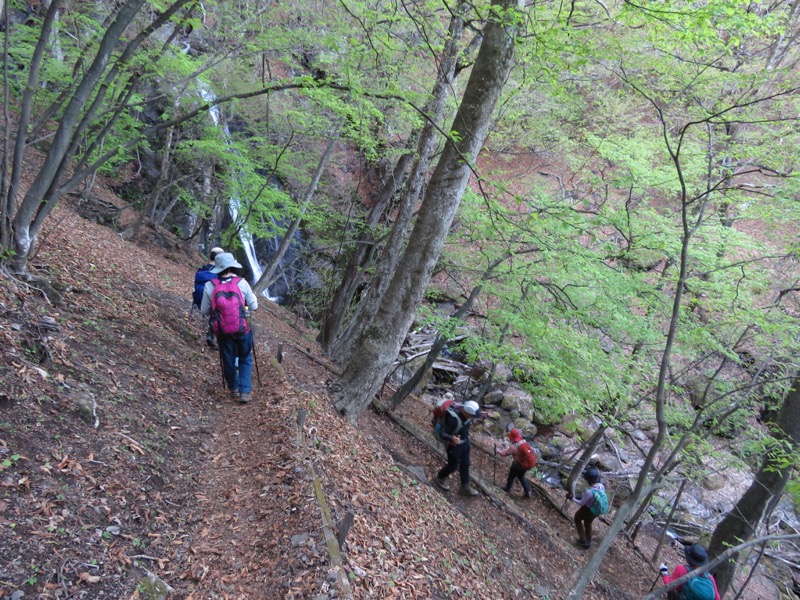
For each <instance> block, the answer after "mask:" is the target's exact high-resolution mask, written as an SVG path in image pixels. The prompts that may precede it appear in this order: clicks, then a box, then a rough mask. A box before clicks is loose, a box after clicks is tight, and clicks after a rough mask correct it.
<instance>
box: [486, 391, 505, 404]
mask: <svg viewBox="0 0 800 600" xmlns="http://www.w3.org/2000/svg"><path fill="white" fill-rule="evenodd" d="M504 395H505V394H504V393H503V392H502V390H494V391H493V392H489V393H488V394H486V395H485V396H484V397H483V403H484V404H495V405H498V404H500V403H502V402H503V396H504Z"/></svg>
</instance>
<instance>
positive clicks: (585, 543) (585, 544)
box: [578, 540, 592, 548]
mask: <svg viewBox="0 0 800 600" xmlns="http://www.w3.org/2000/svg"><path fill="white" fill-rule="evenodd" d="M591 545H592V542H590V541H589V540H578V546H580V547H581V548H588V547H590V546H591Z"/></svg>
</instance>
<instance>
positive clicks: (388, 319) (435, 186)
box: [335, 0, 522, 421]
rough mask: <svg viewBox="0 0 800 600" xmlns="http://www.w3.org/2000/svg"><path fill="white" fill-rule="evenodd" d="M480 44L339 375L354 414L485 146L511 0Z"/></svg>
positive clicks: (341, 402)
mask: <svg viewBox="0 0 800 600" xmlns="http://www.w3.org/2000/svg"><path fill="white" fill-rule="evenodd" d="M492 6H494V7H497V8H498V9H499V11H500V15H497V14H493V15H492V20H491V21H490V22H489V23H488V24H487V25H486V28H485V34H484V39H483V43H482V44H481V48H480V51H479V53H478V57H477V59H476V61H475V65H474V67H473V70H472V74H471V75H470V78H469V81H468V82H467V87H466V89H465V91H464V97H463V99H462V101H461V105H460V106H459V109H458V114H456V117H455V120H454V121H453V125H452V127H451V128H450V131H452V132H453V135H452V137H451V138H450V139H448V140H447V142H446V144H445V147H444V151H443V152H442V156H441V158H440V159H439V162H438V164H437V165H436V169H435V170H434V172H433V175H432V177H431V181H430V184H429V185H428V190H427V193H426V194H425V199H424V200H423V202H422V207H421V209H420V213H419V216H418V217H417V222H416V225H415V226H414V230H413V231H412V233H411V236H410V238H409V242H408V246H407V247H406V251H405V252H404V253H403V257H402V260H401V261H400V262H399V263H398V269H397V270H396V272H395V274H394V276H393V277H392V279H391V281H390V282H389V285H388V287H387V290H386V293H385V294H384V297H383V302H381V306H380V308H379V310H378V312H377V314H376V316H375V319H374V321H373V322H372V324H371V325H370V326H369V328H368V329H367V330H366V331H365V332H364V334H363V335H362V336H360V338H359V343H358V345H357V350H356V351H355V352H354V353H353V355H352V357H351V358H350V361H349V362H348V364H347V367H346V368H345V370H344V373H343V374H342V378H341V382H340V385H341V389H340V393H338V394H337V398H336V402H335V405H336V408H337V409H338V410H339V411H340V412H341V413H342V415H344V416H345V417H346V418H347V419H349V420H351V421H355V420H357V419H358V417H359V415H361V413H363V412H364V410H365V409H366V408H367V407H368V406H369V404H370V403H371V402H372V399H373V397H374V396H375V393H376V392H377V391H378V388H379V387H380V385H381V382H382V381H383V379H384V377H385V376H386V375H387V374H388V373H389V371H390V369H391V365H392V362H393V361H394V359H395V357H396V356H397V353H398V351H399V349H400V346H401V345H402V342H403V339H404V338H405V335H406V333H407V332H408V329H409V327H410V325H411V323H412V322H413V320H414V315H415V313H416V310H417V307H418V306H419V303H420V302H421V301H422V296H423V294H424V292H425V289H426V287H427V285H428V283H429V281H430V277H431V274H432V273H433V269H434V267H435V266H436V262H437V261H438V259H439V255H440V253H441V251H442V247H443V246H444V241H445V238H446V236H447V233H448V231H449V229H450V224H451V223H452V221H453V217H454V216H455V213H456V210H457V209H458V205H459V203H460V202H461V197H462V195H463V193H464V189H465V188H466V186H467V182H468V180H469V176H470V173H471V172H472V171H471V166H470V163H474V161H475V160H476V158H477V156H478V153H479V152H480V150H481V147H482V146H483V142H484V139H485V137H486V133H487V130H488V127H489V121H490V118H491V116H492V111H493V110H494V107H495V104H496V103H497V99H498V98H499V96H500V92H501V91H502V89H503V85H504V84H505V82H506V79H507V77H508V74H509V72H510V70H511V66H512V62H513V56H514V42H515V37H516V26H515V25H514V24H513V23H511V22H509V21H510V18H509V17H511V15H509V14H508V13H509V11H514V10H515V9H520V8H521V6H522V5H521V3H520V4H517V2H515V1H514V0H498V1H497V2H496V3H493V5H492Z"/></svg>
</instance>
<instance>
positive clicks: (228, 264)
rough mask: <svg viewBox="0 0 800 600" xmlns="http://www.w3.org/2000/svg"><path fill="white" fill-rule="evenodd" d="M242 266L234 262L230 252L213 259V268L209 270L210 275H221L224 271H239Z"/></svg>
mask: <svg viewBox="0 0 800 600" xmlns="http://www.w3.org/2000/svg"><path fill="white" fill-rule="evenodd" d="M241 268H242V265H240V264H239V263H238V262H236V259H235V258H233V254H231V253H230V252H223V253H222V254H217V256H216V258H215V259H214V268H213V269H211V272H212V273H222V272H223V271H224V270H226V269H241Z"/></svg>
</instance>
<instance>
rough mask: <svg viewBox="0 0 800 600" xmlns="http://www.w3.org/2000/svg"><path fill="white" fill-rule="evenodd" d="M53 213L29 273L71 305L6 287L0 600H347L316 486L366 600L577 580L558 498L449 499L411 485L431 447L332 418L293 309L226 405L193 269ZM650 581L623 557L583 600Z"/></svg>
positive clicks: (260, 316) (554, 586)
mask: <svg viewBox="0 0 800 600" xmlns="http://www.w3.org/2000/svg"><path fill="white" fill-rule="evenodd" d="M62 210H63V211H65V212H62V213H61V214H60V217H63V220H62V221H59V220H58V218H57V219H56V221H54V222H57V223H60V226H59V228H58V229H57V230H55V231H54V232H52V234H51V235H50V237H49V238H48V243H47V244H46V245H45V246H44V247H43V249H42V254H41V260H40V262H39V263H38V264H37V269H38V270H39V272H40V273H42V274H44V275H47V276H48V277H50V278H51V279H53V280H57V281H60V282H62V283H63V289H64V291H63V292H62V295H63V298H62V299H61V302H60V304H59V305H58V306H55V305H52V304H49V303H48V302H47V301H45V300H44V299H43V297H42V295H41V292H39V291H37V289H36V288H31V289H27V290H25V289H21V288H14V287H13V286H10V285H6V284H4V282H2V281H0V341H2V360H0V411H2V412H0V465H2V466H0V490H2V496H1V497H0V598H3V597H4V596H6V597H10V596H11V594H13V593H15V592H22V593H24V594H25V598H28V597H32V598H38V599H43V600H44V599H48V600H49V599H53V600H55V599H62V600H63V599H64V598H67V597H71V598H109V599H112V598H113V599H136V598H144V597H146V595H145V593H144V589H145V587H146V584H147V577H148V576H149V575H152V576H153V577H157V578H159V579H160V580H161V581H163V582H164V583H165V584H168V585H169V586H171V588H172V589H173V590H174V593H173V596H172V597H174V598H182V599H187V600H188V599H193V600H200V599H203V600H207V599H208V600H216V599H228V600H234V599H241V600H246V599H273V598H315V599H320V600H323V599H325V598H333V597H341V596H342V590H343V588H342V586H341V585H338V586H337V584H335V581H334V577H332V571H331V559H330V556H329V549H328V546H327V545H326V540H325V537H324V535H323V533H324V532H323V527H322V525H323V517H322V511H321V508H320V504H319V498H318V496H317V494H316V493H315V487H314V484H313V477H314V475H316V477H317V480H318V482H319V485H318V490H319V494H320V496H319V497H321V498H322V499H323V500H324V502H325V503H326V505H327V508H328V509H329V510H330V513H331V518H332V519H333V522H334V523H339V522H340V521H341V520H342V519H343V518H345V517H346V516H347V515H348V514H352V516H353V524H352V527H351V528H350V530H349V532H348V534H347V537H346V547H345V551H344V552H343V555H342V561H343V566H344V573H345V578H346V581H347V582H348V587H349V588H350V593H351V594H352V596H353V597H354V598H359V599H360V598H391V597H402V598H426V599H428V598H466V597H473V598H484V599H499V598H514V597H519V598H558V597H560V595H562V594H563V592H564V591H565V590H566V589H567V588H568V586H569V585H570V584H571V582H572V581H573V580H574V577H575V574H576V573H577V572H578V571H579V570H580V569H581V567H582V565H583V564H584V561H585V560H586V554H585V553H584V552H583V551H581V550H579V549H578V548H576V547H575V546H574V545H573V543H572V540H573V537H574V535H573V530H572V524H571V522H570V521H568V520H567V519H564V518H563V517H561V516H559V515H558V513H556V512H554V511H553V509H552V507H551V505H550V504H549V503H548V502H545V501H543V500H542V499H541V498H538V497H534V498H533V499H531V500H524V499H522V498H521V497H520V496H519V495H517V496H515V497H513V498H508V497H506V496H504V495H503V494H500V495H499V496H498V497H497V498H495V497H494V496H493V495H492V496H486V495H481V496H480V497H479V498H474V499H467V498H464V497H461V496H459V495H458V494H456V493H450V494H443V493H441V492H440V491H439V490H438V489H435V488H434V487H432V486H431V485H429V484H428V483H425V482H424V481H422V482H421V481H420V480H419V479H418V478H417V477H415V476H413V475H412V474H410V473H409V472H408V471H407V470H406V468H405V467H406V466H418V467H420V468H421V470H422V474H423V475H424V476H426V477H427V478H430V477H431V476H432V475H433V474H434V472H435V471H436V470H437V469H438V468H439V466H440V465H441V459H440V458H439V457H437V456H435V455H434V454H433V453H432V452H431V451H430V450H429V449H428V448H427V447H426V446H425V445H423V444H420V443H419V442H418V441H416V440H415V439H414V438H412V437H410V436H408V435H407V434H406V433H404V432H403V431H402V430H400V429H399V428H398V427H397V426H396V425H395V424H394V423H392V422H391V421H390V420H389V419H387V418H385V417H383V416H380V415H378V414H375V413H373V412H368V413H367V414H365V415H364V416H363V417H362V419H361V420H360V421H359V423H358V426H357V427H353V426H351V425H350V424H348V423H346V422H345V421H343V420H342V419H341V418H340V417H339V416H338V415H336V414H335V413H334V412H333V410H332V409H331V404H330V400H329V398H328V396H327V393H326V389H327V384H328V383H329V382H330V381H331V380H332V379H333V378H334V376H333V374H332V373H331V372H330V371H328V370H326V368H325V367H323V366H322V364H323V363H324V362H325V361H324V358H323V357H321V356H319V355H318V354H317V355H316V356H317V360H312V359H310V358H309V357H308V356H307V354H312V355H314V354H315V353H316V352H317V350H316V348H315V345H314V344H313V342H312V340H313V337H314V332H313V331H310V330H306V329H304V328H303V326H302V323H297V319H296V318H295V317H294V315H291V314H290V313H288V312H286V311H285V310H283V309H281V308H280V307H276V306H274V305H271V304H269V303H266V302H265V303H263V306H262V308H261V309H260V310H259V311H257V312H256V314H255V320H256V326H257V332H256V337H257V343H258V345H257V355H258V360H259V367H260V374H261V378H262V381H263V386H262V387H256V388H255V389H254V394H253V402H252V403H251V404H249V405H246V406H242V405H239V404H235V403H233V402H231V401H230V399H229V398H227V397H226V396H225V395H224V394H223V393H222V390H221V389H220V387H221V386H220V381H219V370H218V369H219V363H218V356H217V354H216V353H215V352H212V351H209V350H208V349H207V348H204V346H203V345H202V344H203V331H202V330H203V326H202V322H201V321H200V320H199V319H197V318H195V317H193V316H192V317H190V316H189V314H188V307H189V301H188V296H189V291H190V287H191V284H190V282H191V280H192V277H193V273H194V271H193V268H192V267H191V264H192V260H193V258H192V257H190V256H188V255H186V254H185V253H184V252H183V251H181V250H180V247H179V246H178V245H176V246H174V247H172V248H168V249H158V250H157V249H154V248H153V247H151V246H142V247H140V246H137V245H134V244H130V243H126V242H122V241H121V240H120V239H119V238H118V237H117V236H116V235H115V234H114V233H113V232H112V231H110V230H109V229H107V228H105V227H102V226H99V225H96V224H92V223H89V222H87V221H84V220H83V219H80V218H79V217H77V216H76V215H74V214H72V213H69V212H67V211H66V209H59V211H62ZM44 317H47V318H49V319H51V320H52V322H53V323H55V324H56V325H55V326H54V327H55V328H52V329H48V328H47V327H43V325H42V323H45V322H47V323H49V322H50V321H42V319H43V318H44ZM279 344H283V345H284V355H285V360H284V361H283V363H282V364H280V365H279V364H278V363H277V361H276V360H275V358H274V357H275V355H276V352H277V348H278V345H279ZM300 350H302V352H301V351H300ZM301 412H305V413H306V414H307V419H306V420H305V422H304V426H303V428H302V433H303V441H301V439H300V437H299V435H298V434H299V428H298V415H299V414H300V413H301ZM402 414H403V415H404V416H406V417H408V418H413V419H417V420H419V419H422V420H423V421H424V420H425V419H427V413H426V412H425V408H424V407H422V406H421V405H418V404H414V403H408V404H407V405H404V407H403V410H402ZM473 454H474V457H475V458H474V462H475V471H476V472H480V473H481V474H482V475H483V477H484V479H486V480H487V481H491V480H492V473H493V469H494V464H493V462H492V459H491V457H489V456H486V455H482V454H481V453H480V452H474V453H473ZM504 476H505V467H501V466H498V467H497V480H498V481H500V480H502V478H504ZM516 493H517V494H519V491H518V490H517V492H516ZM554 499H555V501H556V502H560V500H561V498H560V497H558V496H556V497H555V498H554ZM506 507H513V509H514V511H509V510H507V508H506ZM603 531H604V527H603V526H600V527H598V532H597V534H598V535H602V533H603ZM651 570H652V569H651V567H649V566H648V565H646V564H645V563H644V562H643V561H642V560H641V558H640V556H639V554H637V553H636V552H635V551H633V550H632V548H631V547H630V546H629V544H628V542H626V541H624V540H618V541H617V542H616V543H615V545H614V547H613V548H612V551H611V552H610V553H609V556H608V557H607V559H606V564H605V566H604V568H603V570H602V573H601V577H599V578H598V579H597V581H596V582H595V585H594V586H593V587H592V589H591V590H589V592H588V593H587V595H586V597H587V598H619V599H622V598H640V597H641V596H642V595H643V592H645V591H646V590H647V589H648V588H649V586H650V583H651V582H652V580H651V579H650V573H651Z"/></svg>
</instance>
